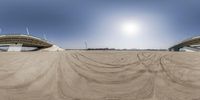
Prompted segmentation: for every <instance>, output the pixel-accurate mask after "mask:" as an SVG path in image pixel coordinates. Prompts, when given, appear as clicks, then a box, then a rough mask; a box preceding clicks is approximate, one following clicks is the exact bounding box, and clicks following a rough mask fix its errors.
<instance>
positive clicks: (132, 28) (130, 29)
mask: <svg viewBox="0 0 200 100" xmlns="http://www.w3.org/2000/svg"><path fill="white" fill-rule="evenodd" d="M140 30H141V28H140V25H139V24H138V23H134V22H125V23H123V24H122V25H121V31H122V34H125V35H136V34H138V33H139V32H140Z"/></svg>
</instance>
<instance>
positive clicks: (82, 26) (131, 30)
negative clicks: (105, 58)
mask: <svg viewBox="0 0 200 100" xmlns="http://www.w3.org/2000/svg"><path fill="white" fill-rule="evenodd" d="M199 5H200V1H197V0H190V1H186V0H167V1H160V0H140V1H139V0H1V1H0V15H1V16H0V32H1V34H9V33H22V34H23V33H24V34H26V27H28V29H29V32H30V34H31V35H34V36H37V37H41V38H43V35H44V34H45V35H46V37H47V39H48V40H49V41H52V42H53V43H55V44H56V45H59V46H61V47H63V48H66V49H82V48H85V44H84V43H85V42H87V44H88V48H117V49H124V48H126V49H132V48H138V49H167V48H168V47H170V46H172V45H173V44H175V43H177V42H179V41H182V40H184V39H187V38H190V37H193V36H197V35H200V28H199V27H200V20H199V17H200V10H199V9H200V6H199Z"/></svg>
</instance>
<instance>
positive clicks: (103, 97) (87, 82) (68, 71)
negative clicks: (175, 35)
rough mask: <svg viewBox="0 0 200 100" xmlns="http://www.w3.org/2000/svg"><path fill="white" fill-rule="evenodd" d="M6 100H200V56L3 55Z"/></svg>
mask: <svg viewBox="0 0 200 100" xmlns="http://www.w3.org/2000/svg"><path fill="white" fill-rule="evenodd" d="M0 100H200V53H197V52H196V53H187V52H150V51H149V52H148V51H145V52H143V51H63V52H21V53H19V52H2V53H0Z"/></svg>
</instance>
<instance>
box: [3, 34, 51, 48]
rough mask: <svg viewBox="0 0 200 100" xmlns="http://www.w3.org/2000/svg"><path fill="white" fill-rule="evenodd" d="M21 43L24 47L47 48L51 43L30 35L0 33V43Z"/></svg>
mask: <svg viewBox="0 0 200 100" xmlns="http://www.w3.org/2000/svg"><path fill="white" fill-rule="evenodd" d="M10 44H22V45H23V46H26V47H38V48H48V47H51V46H52V44H51V43H48V42H47V41H46V40H43V39H40V38H37V37H34V36H30V35H16V34H15V35H0V45H10Z"/></svg>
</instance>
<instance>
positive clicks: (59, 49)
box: [40, 45, 64, 51]
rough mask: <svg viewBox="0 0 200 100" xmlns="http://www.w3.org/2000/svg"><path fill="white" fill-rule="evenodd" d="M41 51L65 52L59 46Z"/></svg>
mask: <svg viewBox="0 0 200 100" xmlns="http://www.w3.org/2000/svg"><path fill="white" fill-rule="evenodd" d="M40 51H64V49H62V48H60V47H58V46H57V45H53V46H51V47H49V48H45V49H41V50H40Z"/></svg>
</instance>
